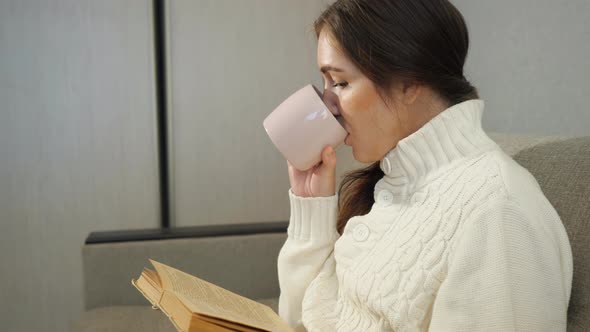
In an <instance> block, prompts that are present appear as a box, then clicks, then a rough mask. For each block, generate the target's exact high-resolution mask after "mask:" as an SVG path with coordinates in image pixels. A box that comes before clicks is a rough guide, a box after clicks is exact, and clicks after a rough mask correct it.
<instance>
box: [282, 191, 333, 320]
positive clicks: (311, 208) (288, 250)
mask: <svg viewBox="0 0 590 332" xmlns="http://www.w3.org/2000/svg"><path fill="white" fill-rule="evenodd" d="M289 199H290V203H291V216H290V218H289V226H288V228H287V240H286V241H285V243H284V244H283V247H282V248H281V250H280V252H279V256H278V260H277V261H278V262H277V265H278V278H279V287H280V291H281V293H280V296H279V308H278V311H279V316H280V317H281V318H283V319H284V320H285V321H287V323H289V325H291V326H292V327H293V328H294V329H295V330H296V331H305V328H304V327H303V324H302V322H301V304H302V301H303V295H304V293H305V290H306V289H307V288H308V286H309V285H310V283H311V281H312V280H313V279H314V278H315V277H316V276H317V275H318V274H319V272H320V269H321V267H322V266H323V264H324V262H325V261H326V260H327V259H328V257H329V256H330V254H331V253H332V251H333V249H334V243H335V242H336V240H337V239H338V238H339V237H340V235H339V234H338V232H337V230H336V218H337V210H338V194H336V195H333V196H329V197H299V196H297V195H295V194H293V192H292V190H291V189H289Z"/></svg>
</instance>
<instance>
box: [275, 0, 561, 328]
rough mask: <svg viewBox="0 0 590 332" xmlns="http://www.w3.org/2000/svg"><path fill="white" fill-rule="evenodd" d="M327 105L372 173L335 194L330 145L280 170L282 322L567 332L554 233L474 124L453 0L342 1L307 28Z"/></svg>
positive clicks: (542, 203) (556, 224)
mask: <svg viewBox="0 0 590 332" xmlns="http://www.w3.org/2000/svg"><path fill="white" fill-rule="evenodd" d="M315 32H316V34H317V37H318V49H317V60H318V66H319V68H320V70H321V72H322V76H323V79H324V81H325V87H324V89H325V91H324V96H323V98H324V100H325V102H326V104H327V105H328V107H329V108H330V110H331V111H332V112H333V114H334V115H336V116H337V117H342V119H340V120H342V123H343V124H344V126H345V128H346V130H347V131H348V132H349V136H348V137H347V139H346V144H347V145H350V146H351V147H352V153H353V155H354V158H355V159H356V160H358V161H360V162H363V163H372V164H371V165H370V166H369V167H367V168H365V169H361V170H358V171H355V172H352V173H350V174H348V175H347V176H346V177H345V178H344V179H343V181H342V184H341V186H340V188H339V191H338V193H336V191H335V167H336V156H335V153H334V151H333V147H331V146H327V147H326V148H325V149H324V151H323V152H322V162H320V163H319V164H318V165H316V166H315V167H314V168H312V169H311V170H309V171H306V172H301V171H297V170H296V169H294V168H293V167H292V166H291V165H290V164H289V165H288V173H289V179H290V183H291V188H290V189H289V197H290V203H291V216H290V223H289V228H288V238H287V240H286V242H285V244H284V245H283V247H282V249H281V251H280V254H279V257H278V273H279V284H280V288H281V294H280V298H279V315H280V316H281V317H282V318H284V319H285V320H286V321H287V322H289V324H290V325H292V326H293V327H294V328H295V329H296V330H298V331H305V330H308V331H392V330H395V331H424V330H432V331H480V330H486V331H490V330H493V331H512V330H519V331H520V330H530V331H564V330H565V327H566V313H567V306H568V301H569V297H570V290H571V279H572V257H571V249H570V245H569V241H568V238H567V235H566V233H565V230H564V227H563V224H562V222H561V220H560V218H559V216H558V215H557V213H556V211H555V209H554V208H553V207H552V206H551V204H550V203H549V201H548V200H547V199H546V197H545V196H544V195H543V193H542V191H541V189H540V187H539V185H538V184H537V182H536V180H535V179H534V178H533V176H532V175H531V174H530V173H529V172H528V171H527V170H525V169H524V168H523V167H521V166H519V165H518V164H517V163H516V162H515V161H514V160H513V159H511V158H510V157H509V156H508V155H506V154H505V153H504V152H503V151H502V150H501V149H500V148H499V146H498V145H497V144H495V143H494V142H493V141H492V140H491V139H490V138H489V137H488V136H487V135H486V133H485V132H484V131H483V130H482V127H481V118H482V113H483V109H484V102H483V101H482V100H481V99H479V97H478V94H477V91H476V89H475V88H474V87H473V86H472V85H471V84H470V83H469V82H468V81H467V80H466V79H465V77H464V76H463V65H464V63H465V57H466V55H467V49H468V34H467V28H466V25H465V22H464V20H463V18H462V16H461V14H460V13H459V12H458V10H457V9H456V8H455V7H454V6H453V5H452V4H451V3H450V2H449V1H447V0H387V1H386V0H339V1H336V2H335V3H334V4H332V5H331V6H330V7H329V8H327V9H326V10H325V11H324V12H323V13H322V14H321V16H320V17H319V18H318V19H317V21H316V22H315Z"/></svg>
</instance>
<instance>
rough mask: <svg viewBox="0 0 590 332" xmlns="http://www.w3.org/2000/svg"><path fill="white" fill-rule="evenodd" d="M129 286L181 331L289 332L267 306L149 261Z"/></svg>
mask: <svg viewBox="0 0 590 332" xmlns="http://www.w3.org/2000/svg"><path fill="white" fill-rule="evenodd" d="M150 262H151V263H152V265H153V266H154V268H155V269H156V270H155V271H153V270H150V269H147V268H144V270H143V272H142V273H141V275H140V276H139V278H138V279H137V280H134V279H131V284H133V286H135V288H137V290H139V292H140V293H141V294H143V296H145V298H146V299H148V300H149V301H150V302H151V304H152V308H154V309H160V310H161V311H162V312H164V313H165V314H166V316H168V318H170V320H171V321H172V323H173V324H174V326H175V327H176V329H177V330H178V331H182V332H192V331H199V332H201V331H202V332H208V331H211V332H217V331H219V332H227V331H255V332H259V331H273V332H274V331H289V332H293V329H292V328H291V327H290V326H289V325H287V323H286V322H285V321H283V320H282V319H281V318H280V317H279V316H278V315H277V314H276V313H275V312H274V311H273V310H272V309H271V308H270V307H269V306H267V305H264V304H262V303H258V302H256V301H253V300H250V299H248V298H246V297H243V296H240V295H238V294H236V293H233V292H230V291H228V290H227V289H224V288H221V287H219V286H216V285H214V284H212V283H209V282H207V281H205V280H202V279H199V278H197V277H195V276H192V275H190V274H188V273H185V272H182V271H180V270H177V269H175V268H172V267H170V266H168V265H165V264H162V263H159V262H156V261H154V260H152V259H150Z"/></svg>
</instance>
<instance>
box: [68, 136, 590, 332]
mask: <svg viewBox="0 0 590 332" xmlns="http://www.w3.org/2000/svg"><path fill="white" fill-rule="evenodd" d="M490 137H492V139H494V140H495V141H496V142H497V143H498V144H499V145H500V146H501V147H502V148H503V149H504V150H505V151H506V152H507V153H508V154H510V155H511V156H513V158H514V159H515V160H516V161H517V162H518V163H520V164H521V165H522V166H524V167H525V168H527V169H528V170H529V171H530V172H531V173H532V174H533V175H534V176H535V177H536V178H537V180H538V182H539V184H540V185H541V188H542V189H543V192H544V193H545V195H546V196H547V198H548V199H549V200H550V201H551V203H552V204H553V206H555V208H556V209H557V212H558V213H559V214H560V216H561V218H562V220H563V222H564V224H565V226H566V229H567V232H568V236H569V238H570V242H571V244H572V249H573V254H574V280H573V288H572V297H571V300H570V306H569V310H568V331H589V330H590V283H589V280H590V262H588V259H587V257H589V256H590V255H589V254H590V136H586V137H563V136H562V137H556V136H531V135H516V134H501V133H490ZM287 223H288V222H287V221H280V222H273V223H259V224H248V225H229V226H227V225H226V226H222V227H220V226H203V227H185V228H177V229H173V230H158V229H152V230H142V231H123V232H95V233H91V234H90V235H89V236H88V238H87V240H86V243H85V244H84V245H83V247H82V259H83V266H84V287H85V292H84V295H85V299H84V303H85V310H86V312H85V313H84V314H83V316H82V317H80V318H79V319H77V320H76V321H74V322H73V323H72V330H73V331H74V332H90V331H105V332H107V331H109V332H119V331H121V332H123V331H125V332H132V331H143V332H151V331H171V332H174V331H175V329H174V328H173V326H172V324H171V323H170V322H169V321H168V318H167V317H166V316H165V315H163V314H162V313H161V312H160V311H158V310H153V309H151V307H150V306H149V305H148V303H147V301H146V300H145V299H144V298H143V297H141V296H140V295H139V294H138V292H137V291H136V290H135V289H134V288H133V287H132V286H131V284H130V280H131V279H132V278H136V277H137V275H138V273H139V272H140V271H141V270H142V268H143V267H144V266H147V264H148V263H147V260H148V258H153V259H156V260H158V261H161V262H164V263H167V264H170V265H172V266H175V267H177V268H179V269H181V270H184V271H186V272H188V273H191V274H194V275H197V276H200V277H201V278H203V279H206V280H209V281H211V282H213V283H216V284H218V285H221V286H223V287H225V288H227V289H229V290H232V291H234V292H236V293H238V294H242V295H244V296H247V297H249V298H252V299H257V300H260V301H261V302H264V303H266V304H268V305H269V306H271V307H272V308H273V309H275V310H276V308H277V298H278V295H279V286H278V281H277V270H276V262H277V255H278V252H279V250H280V248H281V246H282V244H283V242H284V241H285V238H286V229H287Z"/></svg>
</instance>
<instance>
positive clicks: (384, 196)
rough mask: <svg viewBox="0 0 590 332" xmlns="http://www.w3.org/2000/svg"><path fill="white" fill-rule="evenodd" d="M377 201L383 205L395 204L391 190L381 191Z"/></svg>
mask: <svg viewBox="0 0 590 332" xmlns="http://www.w3.org/2000/svg"><path fill="white" fill-rule="evenodd" d="M377 200H379V202H380V203H382V204H383V205H391V203H392V202H393V194H392V193H391V191H389V190H381V191H380V192H379V195H378V196H377Z"/></svg>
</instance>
